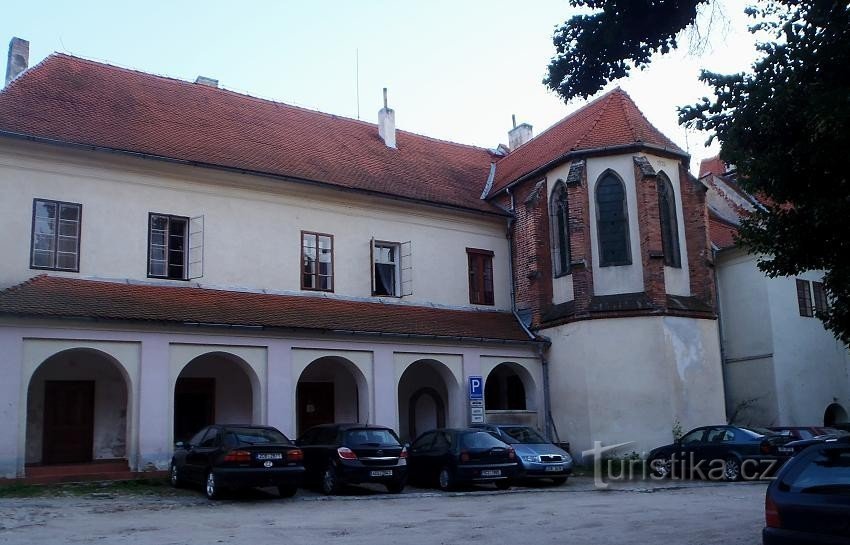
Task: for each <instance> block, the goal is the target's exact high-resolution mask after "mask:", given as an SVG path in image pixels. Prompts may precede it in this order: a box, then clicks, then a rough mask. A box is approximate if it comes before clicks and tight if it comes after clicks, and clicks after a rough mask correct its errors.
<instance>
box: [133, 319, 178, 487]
mask: <svg viewBox="0 0 850 545" xmlns="http://www.w3.org/2000/svg"><path fill="white" fill-rule="evenodd" d="M168 351H169V345H168V339H167V337H165V336H162V335H150V336H146V337H145V338H144V340H143V341H142V358H141V360H142V363H141V369H140V372H139V375H140V376H139V394H138V395H139V415H140V418H139V428H138V433H139V439H138V445H139V456H138V467H137V468H133V469H138V470H139V471H150V470H164V469H168V464H169V463H170V461H171V454H172V451H173V450H174V445H173V444H172V436H173V433H174V424H173V421H172V416H171V415H172V414H173V411H174V408H173V406H174V390H173V388H172V385H171V376H170V368H169V353H168Z"/></svg>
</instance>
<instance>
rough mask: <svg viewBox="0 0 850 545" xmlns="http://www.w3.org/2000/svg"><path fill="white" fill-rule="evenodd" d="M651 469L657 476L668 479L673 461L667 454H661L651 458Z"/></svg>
mask: <svg viewBox="0 0 850 545" xmlns="http://www.w3.org/2000/svg"><path fill="white" fill-rule="evenodd" d="M649 470H650V471H651V472H652V474H653V475H655V476H656V477H661V478H662V479H666V478H667V477H669V476H670V474H671V473H672V462H670V459H669V458H667V457H666V456H659V457H658V458H652V459H651V460H649Z"/></svg>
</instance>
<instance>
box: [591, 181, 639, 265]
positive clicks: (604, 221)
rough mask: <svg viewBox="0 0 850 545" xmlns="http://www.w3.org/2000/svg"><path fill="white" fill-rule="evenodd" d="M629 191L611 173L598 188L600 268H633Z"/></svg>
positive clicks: (597, 214) (597, 229)
mask: <svg viewBox="0 0 850 545" xmlns="http://www.w3.org/2000/svg"><path fill="white" fill-rule="evenodd" d="M626 206H627V204H626V188H625V186H624V185H623V182H622V180H620V178H619V177H618V176H617V175H616V174H614V173H613V172H611V171H608V172H605V173H604V174H603V175H602V177H601V178H600V180H599V182H598V183H597V184H596V231H597V235H598V238H599V266H600V267H611V266H616V265H631V264H632V256H631V250H630V248H629V215H628V210H627V208H626Z"/></svg>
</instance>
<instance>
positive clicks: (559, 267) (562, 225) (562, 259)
mask: <svg viewBox="0 0 850 545" xmlns="http://www.w3.org/2000/svg"><path fill="white" fill-rule="evenodd" d="M550 209H551V213H550V216H551V217H550V222H549V223H550V224H551V227H552V267H553V270H554V273H555V276H563V275H565V274H569V272H570V258H571V256H570V225H569V223H570V211H569V208H568V206H567V187H566V186H565V185H564V182H558V183H557V184H555V190H554V191H552V202H551V205H550Z"/></svg>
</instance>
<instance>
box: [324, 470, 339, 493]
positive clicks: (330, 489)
mask: <svg viewBox="0 0 850 545" xmlns="http://www.w3.org/2000/svg"><path fill="white" fill-rule="evenodd" d="M321 484H322V493H324V494H326V495H328V496H330V495H331V494H336V493H337V492H338V491H339V482H338V479H337V477H336V469H334V466H333V465H330V464H328V467H326V468H325V470H324V471H323V472H322V483H321Z"/></svg>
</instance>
